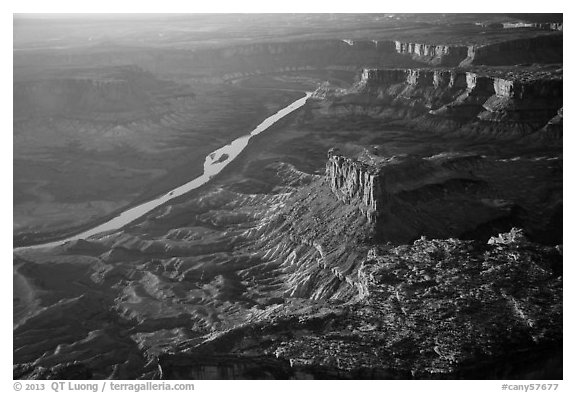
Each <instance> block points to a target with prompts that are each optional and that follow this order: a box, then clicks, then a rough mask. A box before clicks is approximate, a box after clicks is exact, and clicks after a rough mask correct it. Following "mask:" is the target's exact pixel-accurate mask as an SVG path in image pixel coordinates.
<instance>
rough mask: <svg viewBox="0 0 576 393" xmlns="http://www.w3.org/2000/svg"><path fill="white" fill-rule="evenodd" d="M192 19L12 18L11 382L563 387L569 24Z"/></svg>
mask: <svg viewBox="0 0 576 393" xmlns="http://www.w3.org/2000/svg"><path fill="white" fill-rule="evenodd" d="M199 18H200V16H198V15H189V16H184V15H182V16H174V15H173V16H162V17H160V16H158V17H156V19H153V20H146V19H143V20H140V19H138V18H135V19H134V20H130V21H120V20H118V21H114V20H110V21H103V20H98V18H95V19H89V20H84V21H79V20H75V21H66V23H63V22H62V21H58V20H51V19H50V18H46V19H39V20H34V19H33V18H32V17H28V18H26V17H16V18H15V20H14V32H15V34H14V36H15V40H14V131H13V132H14V225H13V228H14V247H15V250H14V259H13V265H14V299H13V302H14V306H13V312H14V317H13V332H14V333H13V356H14V369H13V375H14V378H16V379H92V378H94V379H105V378H111V379H270V378H272V379H335V378H338V379H340V378H341V379H373V378H374V379H562V376H563V374H562V343H563V332H562V318H563V316H562V307H563V292H562V288H563V259H562V243H563V228H562V216H563V176H562V175H563V145H562V132H563V64H562V61H563V54H562V40H563V36H562V28H563V26H562V15H538V14H533V15H531V16H526V15H523V16H520V15H504V14H501V15H499V14H479V15H473V14H465V15H458V14H442V15H440V14H416V15H372V14H363V15H347V14H342V15H321V14H317V15H304V14H302V15H281V14H280V15H274V16H273V15H249V14H246V15H242V16H240V15H212V16H205V17H204V19H199ZM80 23H82V24H81V26H82V28H79V26H78V24H80ZM104 25H105V26H107V29H106V30H103V29H102V26H104ZM103 31H106V33H103ZM307 92H309V93H311V96H310V98H308V100H307V101H306V103H305V104H304V105H303V106H302V107H301V108H300V109H297V110H295V111H293V112H292V113H290V114H288V115H286V116H284V117H282V118H281V119H279V120H278V121H277V122H276V123H274V124H273V125H271V126H270V127H269V129H267V130H266V131H264V132H262V133H261V134H258V135H255V136H254V137H253V138H252V139H251V140H250V142H249V143H248V144H247V145H246V147H245V148H244V150H243V151H242V152H241V153H240V154H239V155H238V156H237V157H236V158H234V159H233V160H231V161H230V162H229V164H228V165H227V166H226V167H225V168H224V169H223V170H222V171H221V172H220V173H218V174H217V175H216V176H214V177H213V178H212V179H210V181H209V182H207V183H206V184H204V185H201V186H200V187H198V188H197V189H195V190H192V191H190V192H188V193H186V194H185V195H182V196H178V197H176V198H174V199H171V200H170V201H168V202H166V203H164V204H162V205H161V206H158V207H157V208H155V209H154V210H152V211H151V212H149V213H147V214H144V215H143V216H141V217H139V218H137V219H136V220H134V221H132V222H130V223H128V224H127V225H125V226H124V227H122V228H121V229H119V230H112V231H108V232H103V233H98V234H95V235H93V236H91V237H89V238H85V239H75V240H72V241H65V242H63V244H61V245H57V246H52V247H41V245H42V244H43V243H47V242H51V241H55V240H62V239H66V238H68V236H70V235H74V234H77V233H79V232H82V231H83V230H85V229H88V228H91V227H94V226H96V225H97V224H98V223H102V222H105V221H107V220H108V219H110V218H112V217H114V216H115V215H117V214H118V213H120V212H122V211H124V210H126V209H127V208H128V207H131V206H136V205H138V204H140V203H142V202H145V201H149V200H151V199H154V198H156V197H158V196H159V195H163V194H165V193H167V192H169V191H170V190H172V189H174V188H176V187H177V186H179V185H181V184H184V183H186V182H188V181H190V180H191V179H193V178H195V177H197V176H199V175H200V174H201V173H202V165H203V163H204V162H205V158H206V156H207V155H209V154H210V153H211V152H213V151H215V150H216V149H218V148H220V147H222V146H224V145H226V144H228V143H230V142H231V141H233V140H235V139H236V138H238V137H240V136H243V135H247V134H249V133H250V132H251V131H252V130H253V129H254V128H255V127H256V126H257V125H258V124H260V123H261V122H262V121H263V120H264V119H265V118H267V117H268V116H270V115H272V114H274V113H276V112H278V111H279V110H280V109H282V108H284V107H287V106H288V105H289V104H290V103H292V102H294V101H296V100H298V99H300V98H302V97H304V96H305V94H306V93H307ZM220 159H221V160H223V161H226V160H227V159H228V156H224V155H223V156H221V157H220Z"/></svg>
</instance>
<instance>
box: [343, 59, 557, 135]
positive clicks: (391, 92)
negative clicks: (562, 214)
mask: <svg viewBox="0 0 576 393" xmlns="http://www.w3.org/2000/svg"><path fill="white" fill-rule="evenodd" d="M349 93H351V94H352V95H351V96H350V98H348V99H346V98H343V99H342V100H341V101H340V102H347V103H351V102H353V101H354V98H353V96H354V95H359V96H364V97H365V96H368V97H372V98H370V100H369V101H368V102H370V103H372V108H373V111H374V110H379V111H380V113H379V114H380V115H382V116H384V117H392V118H404V119H406V118H409V119H415V118H419V120H421V121H424V120H427V121H435V122H444V123H445V124H439V123H437V124H436V126H437V127H436V128H437V129H439V130H442V128H443V127H447V128H450V129H452V130H454V129H461V128H462V127H463V126H468V127H469V128H474V129H478V127H480V128H482V127H484V128H493V129H494V131H495V132H498V133H500V132H502V133H506V132H508V135H512V134H514V133H521V134H522V135H525V134H528V133H532V132H535V131H537V130H540V129H542V127H544V126H545V125H546V124H547V123H548V122H550V121H551V120H552V118H553V117H555V116H557V115H558V111H559V110H560V108H562V105H563V102H562V93H563V80H562V74H561V70H559V71H557V72H554V73H549V74H544V73H532V74H530V71H527V72H524V73H518V74H514V75H509V74H503V73H499V72H492V73H490V72H489V71H485V70H480V71H466V70H463V69H455V68H452V69H365V70H364V71H363V72H362V75H361V78H360V82H359V83H358V84H357V85H356V86H355V87H354V88H353V89H351V90H350V91H349ZM336 100H337V101H338V99H336ZM363 102H364V104H363V105H369V104H366V100H365V99H364V101H363ZM377 107H379V109H378V108H377ZM449 121H452V122H455V123H454V124H451V125H450V124H448V122H449ZM424 123H425V122H424ZM424 123H423V125H425V124H424ZM426 124H429V123H426ZM552 124H558V121H553V123H552ZM554 128H555V131H556V132H555V133H554V135H557V134H558V132H557V131H558V127H554ZM550 135H552V134H550Z"/></svg>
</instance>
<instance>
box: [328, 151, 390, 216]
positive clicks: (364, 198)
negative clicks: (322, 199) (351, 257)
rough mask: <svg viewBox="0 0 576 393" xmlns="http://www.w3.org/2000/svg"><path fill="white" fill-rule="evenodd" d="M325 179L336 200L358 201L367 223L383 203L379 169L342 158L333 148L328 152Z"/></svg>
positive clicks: (376, 214)
mask: <svg viewBox="0 0 576 393" xmlns="http://www.w3.org/2000/svg"><path fill="white" fill-rule="evenodd" d="M326 178H327V180H328V182H329V184H330V189H331V190H332V192H333V193H334V194H335V195H336V196H337V198H338V199H339V200H341V201H343V202H344V203H350V202H352V201H354V200H357V201H359V202H360V203H359V207H360V210H361V211H362V212H363V213H364V214H365V215H366V217H367V219H368V222H369V223H374V222H375V221H376V218H377V216H378V210H379V208H380V205H382V204H385V200H384V190H383V188H382V185H383V184H382V174H381V173H380V171H379V169H378V168H376V167H373V166H369V165H367V164H365V163H362V162H360V161H358V160H354V159H352V158H347V157H344V156H342V155H340V154H339V151H338V150H334V149H333V150H330V151H329V152H328V161H327V162H326Z"/></svg>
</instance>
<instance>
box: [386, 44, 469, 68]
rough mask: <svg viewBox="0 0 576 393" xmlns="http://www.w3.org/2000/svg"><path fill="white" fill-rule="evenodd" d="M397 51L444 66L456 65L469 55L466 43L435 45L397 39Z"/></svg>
mask: <svg viewBox="0 0 576 393" xmlns="http://www.w3.org/2000/svg"><path fill="white" fill-rule="evenodd" d="M394 44H395V48H396V52H398V53H400V54H403V55H410V56H412V57H413V58H414V59H415V60H417V61H421V62H425V63H429V64H433V65H442V66H456V65H458V64H460V62H461V61H463V60H464V59H465V58H466V56H467V55H468V47H467V46H465V45H434V44H418V43H412V42H400V41H395V42H394Z"/></svg>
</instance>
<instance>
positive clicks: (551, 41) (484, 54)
mask: <svg viewBox="0 0 576 393" xmlns="http://www.w3.org/2000/svg"><path fill="white" fill-rule="evenodd" d="M394 47H395V49H396V52H397V53H398V54H401V55H405V56H410V57H411V58H412V59H413V60H415V61H418V62H420V63H426V64H430V65H434V66H445V67H455V66H462V67H466V66H472V65H513V64H525V63H544V64H547V63H561V62H562V35H561V34H550V35H541V36H536V37H531V38H521V39H513V40H508V41H501V42H494V43H488V44H482V45H479V44H473V45H458V44H441V45H439V44H424V43H415V42H400V41H394Z"/></svg>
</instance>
